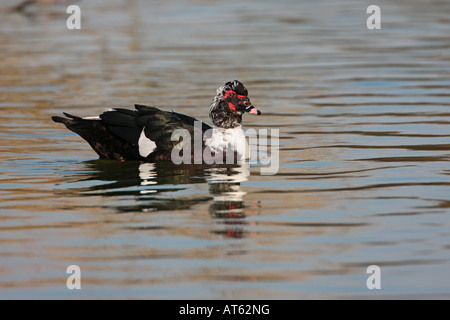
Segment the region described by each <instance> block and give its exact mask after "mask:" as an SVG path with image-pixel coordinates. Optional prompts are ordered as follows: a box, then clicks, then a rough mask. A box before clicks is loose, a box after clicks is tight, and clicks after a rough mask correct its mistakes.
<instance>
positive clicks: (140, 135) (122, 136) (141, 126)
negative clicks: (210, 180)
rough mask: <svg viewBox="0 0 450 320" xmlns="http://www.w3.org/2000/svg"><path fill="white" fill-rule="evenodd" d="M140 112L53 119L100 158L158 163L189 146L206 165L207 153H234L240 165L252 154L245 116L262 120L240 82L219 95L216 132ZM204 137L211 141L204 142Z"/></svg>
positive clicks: (149, 110)
mask: <svg viewBox="0 0 450 320" xmlns="http://www.w3.org/2000/svg"><path fill="white" fill-rule="evenodd" d="M135 108H136V110H129V109H122V108H114V109H107V110H105V111H104V112H103V113H102V114H101V115H99V116H96V117H86V118H81V117H77V116H73V115H70V114H68V113H64V115H65V116H66V117H67V118H63V117H58V116H54V117H52V119H53V121H55V122H58V123H62V124H64V125H65V126H66V127H67V128H68V129H69V130H71V131H73V132H75V133H77V134H78V135H80V136H81V137H82V138H83V139H84V140H86V141H87V142H88V143H89V144H90V145H91V147H92V149H94V151H95V152H96V153H97V154H98V155H99V156H100V158H106V159H118V160H140V161H149V162H156V161H170V160H172V158H171V155H172V149H173V148H174V147H175V148H179V149H181V148H180V145H181V144H183V143H189V144H190V145H191V146H193V148H189V149H188V150H191V155H190V156H191V159H192V160H193V159H196V155H195V153H196V152H197V153H199V152H200V153H201V154H200V159H201V158H202V157H201V156H202V155H203V151H204V150H203V149H204V148H209V151H210V152H211V154H212V155H214V154H217V153H220V154H221V155H223V156H225V154H227V153H228V152H229V151H231V152H232V153H234V154H235V157H236V159H242V158H243V157H244V156H245V153H246V150H245V148H246V143H245V135H244V132H243V130H242V127H241V122H242V114H243V113H244V112H248V113H250V114H255V115H260V114H261V112H260V111H259V110H258V109H256V108H255V107H254V106H253V105H252V104H251V102H250V99H249V98H248V91H247V89H246V88H245V86H244V85H243V84H242V83H241V82H240V81H238V80H234V81H229V82H226V83H225V84H223V85H222V86H220V87H219V88H218V89H217V93H216V96H215V97H214V99H213V101H212V103H211V106H210V109H209V117H210V119H211V120H212V123H213V127H210V126H209V125H207V124H206V123H204V122H197V125H196V124H195V123H196V121H198V120H197V119H195V118H192V117H190V116H186V115H184V114H181V113H178V112H174V111H162V110H160V109H158V108H155V107H151V106H143V105H135ZM176 129H185V130H187V132H189V133H190V138H191V139H190V140H189V139H187V140H189V141H187V140H186V141H184V140H185V137H184V136H183V139H178V140H177V139H173V137H172V134H173V133H174V131H175V130H176ZM209 129H211V130H209ZM204 133H206V134H208V135H205V137H204V136H203V134H204ZM198 134H200V135H201V136H200V137H202V138H201V141H202V142H201V143H202V145H201V148H200V150H198V149H199V148H198V147H197V148H195V145H194V137H195V136H196V135H198ZM173 140H175V141H173ZM230 148H231V149H230ZM181 152H184V149H183V150H182V151H181ZM197 156H198V154H197ZM194 163H197V162H194Z"/></svg>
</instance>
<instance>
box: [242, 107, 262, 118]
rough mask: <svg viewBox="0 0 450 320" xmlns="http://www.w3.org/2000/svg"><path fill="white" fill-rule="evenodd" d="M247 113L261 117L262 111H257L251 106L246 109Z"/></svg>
mask: <svg viewBox="0 0 450 320" xmlns="http://www.w3.org/2000/svg"><path fill="white" fill-rule="evenodd" d="M245 112H248V113H251V114H256V115H258V116H259V115H260V114H261V111H259V110H258V109H256V108H255V107H254V106H250V107H248V108H247V109H245Z"/></svg>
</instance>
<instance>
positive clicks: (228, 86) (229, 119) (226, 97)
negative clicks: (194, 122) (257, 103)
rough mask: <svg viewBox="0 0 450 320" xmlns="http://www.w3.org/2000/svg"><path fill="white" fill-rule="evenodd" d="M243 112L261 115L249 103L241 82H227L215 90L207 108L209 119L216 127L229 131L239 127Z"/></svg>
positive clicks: (246, 92)
mask: <svg viewBox="0 0 450 320" xmlns="http://www.w3.org/2000/svg"><path fill="white" fill-rule="evenodd" d="M244 112H248V113H251V114H256V115H260V114H261V112H260V111H259V110H258V109H256V108H255V107H254V106H253V105H252V103H251V102H250V99H249V98H248V91H247V89H246V88H245V87H244V85H243V84H242V82H240V81H238V80H233V81H228V82H226V83H224V84H223V85H222V86H220V87H219V88H218V89H217V94H216V96H215V97H214V99H213V101H212V103H211V106H210V108H209V117H210V118H211V120H212V122H213V124H214V125H215V126H216V127H219V128H224V129H229V128H235V127H237V126H239V125H240V123H241V122H242V114H243V113H244Z"/></svg>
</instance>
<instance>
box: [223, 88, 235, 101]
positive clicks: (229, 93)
mask: <svg viewBox="0 0 450 320" xmlns="http://www.w3.org/2000/svg"><path fill="white" fill-rule="evenodd" d="M235 96H236V93H234V91H231V90H228V91H227V92H226V93H225V95H224V96H223V98H224V99H233V98H234V97H235Z"/></svg>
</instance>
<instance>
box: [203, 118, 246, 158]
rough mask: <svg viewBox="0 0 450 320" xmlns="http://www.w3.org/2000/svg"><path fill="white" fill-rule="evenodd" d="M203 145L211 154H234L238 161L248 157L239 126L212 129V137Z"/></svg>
mask: <svg viewBox="0 0 450 320" xmlns="http://www.w3.org/2000/svg"><path fill="white" fill-rule="evenodd" d="M205 144H206V145H207V146H208V147H209V148H210V149H211V151H213V152H236V153H237V154H238V158H240V159H245V158H247V157H248V156H247V155H248V148H247V141H246V139H245V134H244V131H243V130H242V127H241V126H238V127H236V128H232V129H221V128H213V130H212V136H211V138H209V139H207V140H206V141H205Z"/></svg>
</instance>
